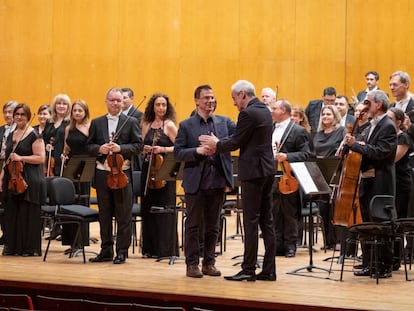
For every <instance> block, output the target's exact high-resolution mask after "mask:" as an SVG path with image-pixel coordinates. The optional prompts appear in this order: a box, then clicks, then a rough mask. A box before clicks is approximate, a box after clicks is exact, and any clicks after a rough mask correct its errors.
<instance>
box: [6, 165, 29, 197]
mask: <svg viewBox="0 0 414 311" xmlns="http://www.w3.org/2000/svg"><path fill="white" fill-rule="evenodd" d="M23 166H24V164H23V162H22V161H10V162H9V164H7V169H8V171H9V174H10V179H9V184H8V189H9V190H10V191H11V192H13V193H16V194H22V193H23V192H25V191H26V189H27V187H28V185H27V182H26V180H24V178H23Z"/></svg>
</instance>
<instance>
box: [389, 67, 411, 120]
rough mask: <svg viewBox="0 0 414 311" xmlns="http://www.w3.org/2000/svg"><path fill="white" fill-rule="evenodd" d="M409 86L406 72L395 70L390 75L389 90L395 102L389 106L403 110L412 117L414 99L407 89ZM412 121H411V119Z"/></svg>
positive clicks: (408, 77)
mask: <svg viewBox="0 0 414 311" xmlns="http://www.w3.org/2000/svg"><path fill="white" fill-rule="evenodd" d="M409 87H410V76H409V74H408V73H407V72H404V71H396V72H394V73H392V74H391V76H390V90H391V93H392V96H393V97H394V98H395V102H394V103H392V104H391V107H396V108H399V109H401V110H402V111H404V112H405V113H406V114H408V115H409V116H410V118H411V119H414V118H413V109H414V99H413V98H412V97H411V96H410V93H409V92H408V89H409ZM411 122H413V121H411Z"/></svg>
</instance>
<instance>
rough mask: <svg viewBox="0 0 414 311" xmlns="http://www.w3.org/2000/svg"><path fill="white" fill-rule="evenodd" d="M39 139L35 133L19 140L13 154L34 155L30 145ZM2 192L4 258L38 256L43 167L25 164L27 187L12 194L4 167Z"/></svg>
mask: <svg viewBox="0 0 414 311" xmlns="http://www.w3.org/2000/svg"><path fill="white" fill-rule="evenodd" d="M12 138H13V135H9V137H8V140H7V149H6V158H8V157H9V155H10V153H11V151H12V148H13V142H12ZM37 139H39V136H38V135H37V133H36V132H35V131H32V132H31V133H29V134H28V135H27V136H26V137H25V138H24V139H22V140H21V141H20V142H19V143H18V145H17V148H16V149H15V151H14V152H15V153H17V154H19V155H22V156H30V155H33V152H32V144H33V143H34V142H35V141H36V140H37ZM4 173H5V174H4V179H3V192H4V193H5V198H6V199H5V200H6V202H5V212H4V213H5V215H4V216H5V235H4V236H5V243H4V249H3V255H20V256H41V254H42V248H41V218H40V206H41V204H44V203H45V201H46V181H45V177H44V174H43V165H42V164H29V163H25V164H24V169H23V177H24V179H25V181H26V182H27V184H28V187H27V189H26V191H25V192H24V193H22V194H15V193H12V192H11V191H9V190H8V182H9V179H10V174H9V172H8V169H7V167H6V168H5V172H4Z"/></svg>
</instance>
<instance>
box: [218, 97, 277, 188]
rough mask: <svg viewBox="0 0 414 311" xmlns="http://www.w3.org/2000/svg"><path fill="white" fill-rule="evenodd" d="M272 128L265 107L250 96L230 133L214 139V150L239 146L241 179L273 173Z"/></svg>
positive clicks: (222, 150) (270, 118)
mask: <svg viewBox="0 0 414 311" xmlns="http://www.w3.org/2000/svg"><path fill="white" fill-rule="evenodd" d="M272 131H273V122H272V117H271V115H270V113H269V109H268V108H267V106H266V105H264V104H263V103H262V102H260V101H259V99H258V98H254V99H252V100H251V101H250V102H249V103H248V105H247V107H246V108H245V109H243V110H242V111H240V113H239V116H238V119H237V126H236V130H235V132H234V134H233V135H232V136H230V137H227V138H224V139H222V140H220V141H219V142H218V143H217V152H220V153H221V152H229V151H234V150H237V149H240V156H239V179H240V180H241V181H245V180H251V179H257V178H263V177H268V176H274V175H275V167H274V165H275V161H274V159H273V151H272Z"/></svg>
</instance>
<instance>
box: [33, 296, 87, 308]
mask: <svg viewBox="0 0 414 311" xmlns="http://www.w3.org/2000/svg"><path fill="white" fill-rule="evenodd" d="M35 305H36V309H39V310H48V311H54V310H56V311H73V310H81V309H82V305H83V300H82V299H71V298H57V297H47V296H41V295H38V296H36V299H35Z"/></svg>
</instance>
